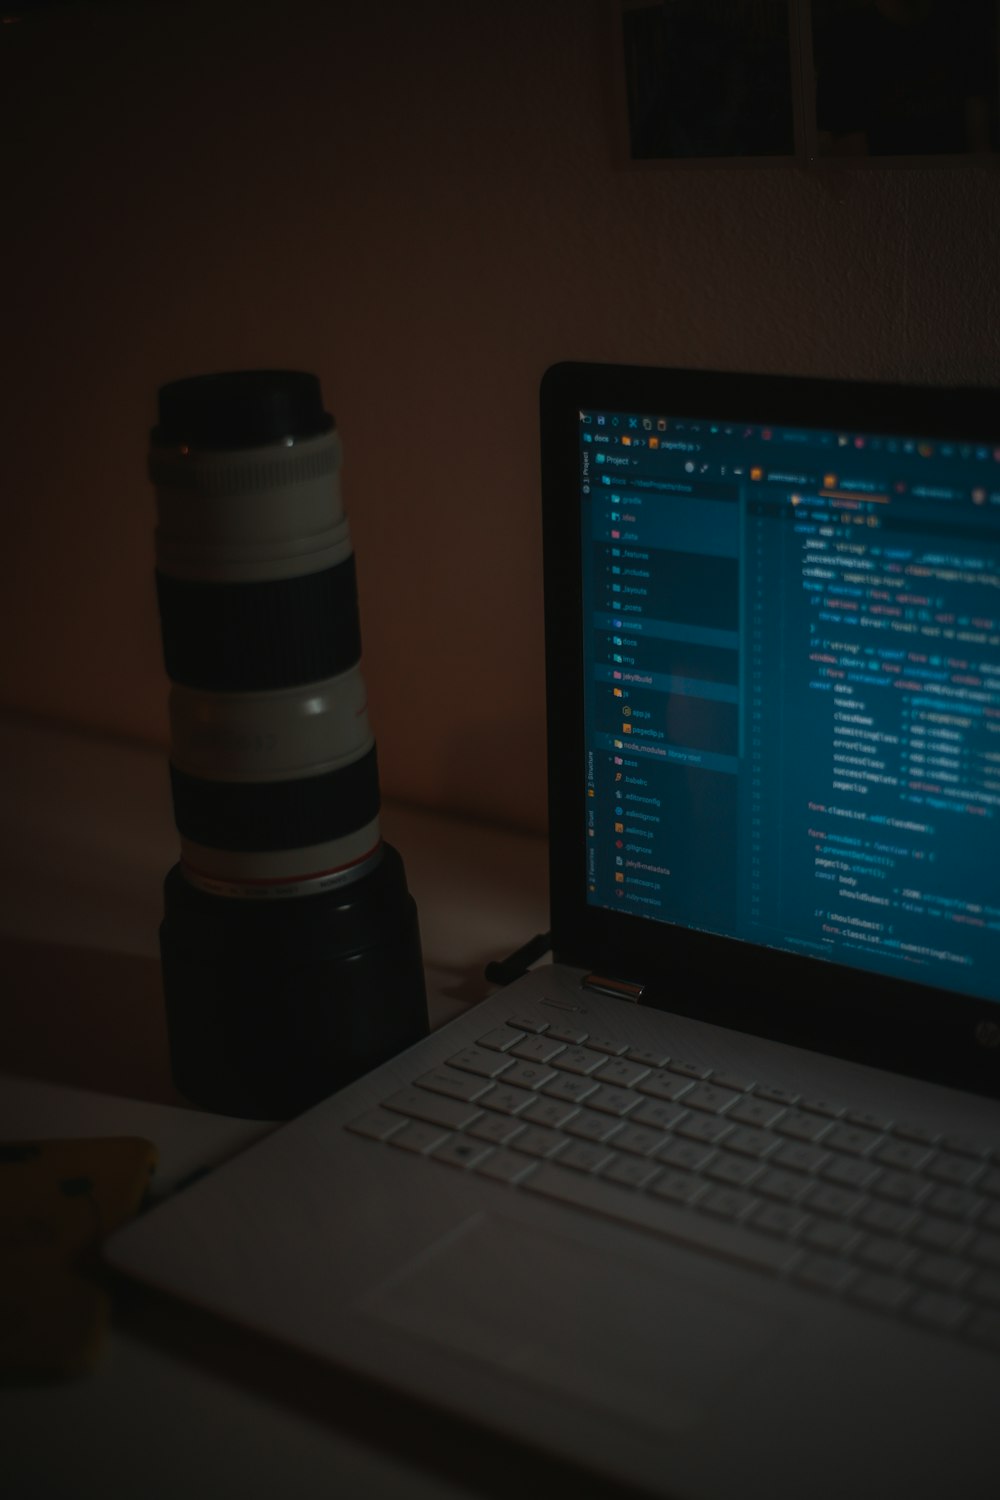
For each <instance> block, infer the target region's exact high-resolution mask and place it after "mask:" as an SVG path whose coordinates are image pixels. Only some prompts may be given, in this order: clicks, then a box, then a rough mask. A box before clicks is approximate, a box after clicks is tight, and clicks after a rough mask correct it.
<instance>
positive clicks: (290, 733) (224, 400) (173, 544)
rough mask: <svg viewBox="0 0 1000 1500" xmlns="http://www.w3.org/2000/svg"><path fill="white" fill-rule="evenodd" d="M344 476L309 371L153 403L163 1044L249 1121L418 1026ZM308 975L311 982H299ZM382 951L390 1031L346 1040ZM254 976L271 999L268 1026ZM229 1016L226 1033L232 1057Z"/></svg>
mask: <svg viewBox="0 0 1000 1500" xmlns="http://www.w3.org/2000/svg"><path fill="white" fill-rule="evenodd" d="M341 458H342V450H341V442H340V435H339V433H338V432H337V428H336V424H335V422H334V420H333V418H332V416H331V415H330V414H329V413H328V412H326V411H325V410H324V407H323V400H322V395H321V391H320V384H319V381H318V379H317V378H316V377H315V376H314V375H310V374H306V373H304V372H299V371H280V370H279V371H274V370H250V371H236V372H231V373H223V374H213V375H204V376H195V377H193V378H189V379H184V380H179V381H174V382H172V383H170V384H168V385H165V386H163V387H162V388H161V390H160V392H159V420H158V423H157V425H156V427H155V428H154V429H153V432H152V434H151V445H150V454H149V472H150V477H151V479H152V481H153V485H154V487H155V492H156V502H157V517H158V525H157V532H156V585H157V597H158V603H159V611H160V624H161V634H162V643H163V656H164V665H165V668H166V673H167V676H168V678H169V679H170V682H171V689H170V779H171V790H172V797H173V808H174V818H175V822H176V825H177V829H178V833H179V835H180V854H181V857H180V863H179V866H178V868H177V870H175V871H172V872H171V875H170V876H168V879H167V884H166V910H165V917H164V923H163V927H162V929H161V953H162V955H163V964H164V982H165V988H166V1000H167V1015H168V1026H169V1029H170V1035H171V1049H172V1058H173V1062H174V1071H175V1076H176V1077H177V1078H178V1082H179V1085H180V1084H181V1079H183V1080H184V1084H183V1091H184V1092H187V1093H189V1094H191V1093H192V1088H193V1089H194V1091H195V1093H196V1094H197V1095H198V1097H199V1099H200V1101H202V1102H205V1099H206V1095H208V1094H210V1095H212V1097H213V1100H215V1101H216V1102H217V1100H218V1098H219V1097H220V1095H224V1096H225V1098H226V1099H227V1100H228V1101H230V1102H232V1101H233V1100H238V1101H239V1102H238V1107H237V1108H236V1111H235V1112H239V1113H258V1114H259V1113H261V1112H264V1113H270V1114H273V1113H276V1112H278V1113H288V1112H292V1111H293V1110H294V1108H295V1107H297V1106H298V1105H299V1104H300V1102H301V1101H302V1100H303V1099H305V1101H306V1102H312V1098H314V1097H321V1096H322V1094H323V1093H325V1092H329V1089H330V1087H331V1086H336V1084H337V1083H338V1082H341V1081H344V1080H345V1079H346V1077H348V1076H356V1074H357V1073H358V1072H360V1071H362V1070H363V1069H364V1068H365V1067H367V1066H371V1065H372V1061H373V1060H381V1057H382V1056H384V1055H390V1054H391V1052H393V1051H395V1050H398V1046H399V1045H405V1044H406V1043H407V1042H408V1041H410V1040H413V1039H414V1035H413V1033H414V1027H415V1026H416V1027H418V1028H419V1029H418V1031H417V1032H416V1034H423V1032H424V1031H425V1030H426V1002H425V1000H424V994H423V979H422V968H421V965H420V958H419V938H418V936H417V933H416V915H415V908H414V907H413V903H412V898H410V896H409V893H408V892H407V890H406V884H405V876H404V875H403V871H402V864H401V861H399V859H398V856H397V855H396V854H395V851H391V850H389V849H388V848H387V846H386V845H385V844H384V843H383V842H382V839H381V836H380V831H379V783H378V769H377V762H376V750H375V741H374V738H373V735H372V732H371V728H370V726H369V722H368V711H367V694H366V690H365V685H364V680H363V678H362V675H361V669H360V657H361V631H360V624H359V614H358V597H357V582H356V574H355V566H354V554H353V550H352V547H351V538H350V530H349V526H348V522H347V518H346V516H345V514H344V507H343V501H342V496H341ZM317 902H318V903H319V905H317V904H316V903H317ZM289 903H290V910H289V911H286V913H285V915H284V916H280V917H279V916H278V915H276V913H275V911H274V908H275V907H276V906H278V905H285V906H287V905H289ZM297 932H298V933H299V934H300V937H301V942H298V941H297V938H296V933H297ZM304 955H309V958H308V962H309V963H312V964H316V963H319V964H320V967H321V969H322V970H323V972H322V973H318V974H310V975H307V974H305V973H304V972H303V971H302V962H303V956H304ZM387 955H389V956H391V957H392V959H393V962H394V963H395V964H396V965H397V967H399V966H400V965H401V966H402V967H401V970H400V983H397V985H396V986H395V988H394V989H393V990H391V991H390V993H389V994H388V995H386V994H385V993H383V995H381V996H379V997H378V998H377V999H374V1000H373V1001H372V1004H373V1005H378V1006H379V1007H380V1010H381V1016H382V1021H383V1023H384V1024H382V1025H381V1027H380V1025H379V1024H378V1022H377V1019H376V1018H375V1017H373V1016H372V1015H371V1014H368V1015H366V1016H365V1018H364V1024H363V1025H362V1024H360V1023H359V1021H358V1017H357V1016H354V1017H353V1019H352V1020H351V1025H350V1028H349V1030H350V1033H351V1037H350V1038H348V1037H347V1036H346V1034H345V1032H344V1029H343V1022H344V1015H343V1011H344V1006H345V1003H346V1005H347V1008H348V1009H349V1010H351V1011H354V1010H356V1009H357V1008H358V1007H359V1006H361V1005H362V1004H364V1001H363V1000H362V998H361V997H360V994H359V992H358V979H359V977H360V976H361V975H362V974H363V972H364V971H365V969H366V968H369V969H372V970H373V971H374V970H375V969H378V970H379V971H380V972H379V978H380V982H381V983H383V984H384V983H385V980H386V975H385V973H384V972H382V971H383V970H384V967H385V965H384V962H383V960H384V959H385V958H386V956H387ZM324 965H325V968H324V967H323V966H324ZM345 965H347V966H348V967H349V968H350V978H351V983H350V985H349V986H348V987H347V990H345V974H346V969H345V967H344V966H345ZM293 972H294V973H296V974H297V975H298V979H297V981H296V982H297V983H298V985H299V992H301V994H303V995H305V994H308V996H309V999H308V1009H309V1012H310V1015H311V1017H312V1020H311V1022H310V1023H309V1025H306V1024H305V1022H304V1018H303V1014H302V1013H301V1006H298V1005H297V1003H296V990H295V984H294V983H291V982H290V980H289V975H290V974H291V973H293ZM262 976H266V983H268V984H270V985H271V987H272V992H271V999H272V1000H274V998H275V996H277V995H279V994H280V996H281V997H282V998H281V1000H280V1004H277V1005H273V1004H272V1005H271V1010H270V1011H269V1009H268V1006H269V1000H268V995H267V994H266V993H265V992H264V991H263V990H262V988H261V986H262V983H264V979H263V978H262ZM403 977H405V984H402V980H403ZM314 981H315V983H314ZM317 984H318V986H319V988H318V989H317ZM324 984H326V986H327V990H328V999H329V1006H328V1009H329V1012H330V1013H329V1014H327V1015H326V1016H325V1017H322V1018H321V1015H320V1012H321V1010H322V1006H320V1007H319V1009H317V1006H318V1004H319V996H320V995H321V994H322V992H323V986H324ZM400 984H402V988H400ZM247 986H249V988H250V990H251V991H253V993H254V994H255V995H256V997H257V998H256V1002H255V1003H256V1006H257V1012H259V1013H257V1012H255V1013H254V1014H251V1013H250V1012H249V1011H248V1010H247V1004H246V997H247V993H248V990H247ZM237 990H238V991H239V998H237ZM195 994H197V996H198V997H199V998H198V1000H197V1003H193V1001H192V995H195ZM345 994H347V1000H346V1002H345V998H344V997H345ZM240 1010H242V1019H240V1018H239V1017H238V1016H237V1012H238V1011H240ZM333 1012H337V1013H338V1015H339V1021H338V1025H337V1026H336V1027H333V1028H332V1031H331V1025H332V1023H331V1015H332V1014H333ZM223 1018H224V1026H223V1031H224V1030H225V1028H226V1027H228V1026H230V1025H231V1024H232V1025H234V1026H237V1025H238V1035H237V1033H236V1032H234V1033H233V1034H232V1035H231V1037H230V1039H229V1042H228V1043H227V1042H226V1041H225V1039H224V1036H223V1032H220V1030H219V1024H220V1020H223ZM415 1018H416V1019H415ZM310 1026H311V1027H312V1028H313V1032H314V1033H315V1034H314V1035H312V1036H311V1037H310V1035H309V1029H310ZM317 1028H318V1030H317ZM334 1032H335V1033H336V1039H335V1040H334V1035H333V1033H334ZM251 1033H253V1034H254V1036H255V1040H254V1041H253V1042H252V1043H251V1044H250V1045H249V1049H248V1047H247V1037H248V1036H249V1035H251ZM401 1036H403V1037H404V1038H405V1040H404V1041H403V1042H400V1040H399V1038H400V1037H401ZM282 1038H284V1041H282ZM316 1042H320V1043H323V1044H324V1045H320V1047H319V1052H318V1053H317V1051H316V1050H315V1048H313V1051H312V1054H311V1055H303V1054H304V1052H306V1053H307V1052H308V1051H309V1048H310V1047H312V1044H313V1043H316ZM223 1053H225V1057H223V1056H222V1055H221V1054H223ZM320 1054H322V1056H320ZM238 1055H240V1056H241V1057H242V1061H241V1062H240V1063H239V1066H238V1067H236V1068H235V1071H234V1062H233V1060H234V1058H235V1057H237V1056H238ZM223 1076H225V1078H226V1079H227V1080H228V1081H227V1082H226V1083H225V1085H224V1086H223V1085H222V1084H221V1083H220V1079H222V1078H223ZM241 1077H242V1080H243V1081H242V1082H241ZM275 1079H277V1083H276V1084H274V1083H273V1082H272V1081H273V1080H275ZM307 1079H308V1081H304V1080H307ZM331 1080H332V1083H331ZM279 1102H280V1103H281V1104H282V1107H281V1108H280V1110H276V1109H275V1104H276V1103H279ZM250 1104H252V1105H253V1107H252V1108H250V1107H248V1105H250ZM218 1107H222V1106H218Z"/></svg>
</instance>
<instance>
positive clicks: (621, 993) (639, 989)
mask: <svg viewBox="0 0 1000 1500" xmlns="http://www.w3.org/2000/svg"><path fill="white" fill-rule="evenodd" d="M581 983H582V985H583V988H584V989H585V990H594V991H595V992H596V993H597V994H598V995H613V996H614V997H615V999H616V1000H631V1001H632V1003H633V1005H639V1004H641V1002H642V997H643V995H644V994H645V993H646V986H645V985H644V984H633V983H631V982H630V981H629V980H627V979H608V978H606V977H605V976H604V975H603V974H585V975H584V977H583V979H582V981H581Z"/></svg>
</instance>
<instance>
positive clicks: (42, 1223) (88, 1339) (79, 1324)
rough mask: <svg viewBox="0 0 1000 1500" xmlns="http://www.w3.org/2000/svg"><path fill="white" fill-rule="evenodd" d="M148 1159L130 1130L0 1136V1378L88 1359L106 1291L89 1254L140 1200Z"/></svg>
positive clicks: (56, 1369) (38, 1374) (83, 1365)
mask: <svg viewBox="0 0 1000 1500" xmlns="http://www.w3.org/2000/svg"><path fill="white" fill-rule="evenodd" d="M156 1159H157V1158H156V1148H155V1146H153V1144H152V1143H151V1142H150V1141H147V1140H141V1139H138V1138H134V1137H111V1138H102V1139H96V1140H40V1141H9V1142H3V1143H0V1381H5V1382H7V1383H10V1382H11V1381H16V1382H24V1381H31V1380H47V1379H55V1378H59V1377H63V1376H69V1375H76V1374H82V1373H83V1372H84V1371H86V1370H88V1369H90V1367H91V1366H92V1365H93V1364H94V1362H95V1360H96V1359H97V1356H98V1354H99V1352H100V1347H101V1340H102V1335H103V1330H104V1326H105V1323H106V1321H107V1316H108V1297H107V1293H106V1292H105V1291H104V1290H103V1289H102V1287H101V1286H100V1284H99V1282H98V1280H97V1279H96V1278H94V1277H91V1276H89V1275H88V1274H87V1268H88V1259H89V1257H90V1256H91V1254H92V1252H93V1251H94V1250H95V1249H96V1248H97V1246H98V1245H99V1244H100V1243H101V1241H102V1240H103V1239H104V1237H105V1236H106V1235H108V1234H110V1232H111V1231H112V1230H113V1229H117V1228H118V1226H119V1225H120V1224H123V1223H124V1222H125V1220H126V1219H129V1218H131V1217H132V1215H133V1214H134V1213H135V1212H136V1210H137V1209H138V1208H139V1207H140V1205H141V1203H142V1201H143V1198H144V1196H145V1193H146V1190H147V1188H148V1186H149V1180H150V1177H151V1175H152V1173H153V1172H154V1170H155V1168H156Z"/></svg>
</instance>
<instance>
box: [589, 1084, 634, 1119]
mask: <svg viewBox="0 0 1000 1500" xmlns="http://www.w3.org/2000/svg"><path fill="white" fill-rule="evenodd" d="M641 1103H642V1095H641V1094H637V1093H635V1092H634V1090H632V1089H619V1088H615V1087H613V1086H612V1085H611V1084H602V1085H601V1087H600V1088H599V1089H598V1090H597V1092H596V1093H594V1094H591V1096H590V1098H589V1099H588V1100H587V1108H588V1109H599V1110H601V1111H602V1112H603V1113H604V1114H608V1115H627V1114H628V1112H629V1110H630V1109H634V1108H635V1106H636V1105H637V1104H641Z"/></svg>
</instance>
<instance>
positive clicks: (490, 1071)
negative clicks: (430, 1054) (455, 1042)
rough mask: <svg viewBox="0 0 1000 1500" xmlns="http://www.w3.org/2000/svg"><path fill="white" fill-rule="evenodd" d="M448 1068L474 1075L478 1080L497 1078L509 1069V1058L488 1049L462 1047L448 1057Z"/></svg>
mask: <svg viewBox="0 0 1000 1500" xmlns="http://www.w3.org/2000/svg"><path fill="white" fill-rule="evenodd" d="M448 1066H449V1067H450V1068H458V1069H459V1071H460V1072H462V1073H475V1074H477V1075H478V1076H479V1077H480V1078H497V1077H499V1075H500V1074H501V1073H502V1072H503V1071H504V1070H505V1069H506V1068H509V1067H510V1058H509V1057H508V1056H505V1054H504V1053H502V1052H495V1051H493V1050H492V1049H491V1048H489V1047H464V1048H463V1049H462V1051H461V1052H456V1053H455V1055H454V1057H449V1059H448Z"/></svg>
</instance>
